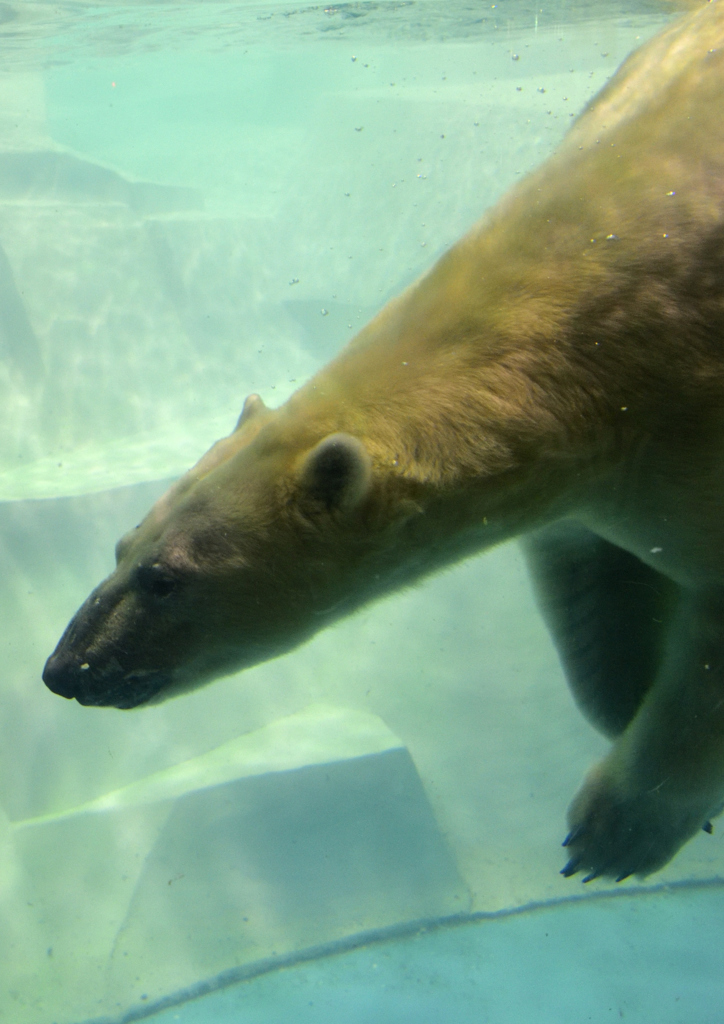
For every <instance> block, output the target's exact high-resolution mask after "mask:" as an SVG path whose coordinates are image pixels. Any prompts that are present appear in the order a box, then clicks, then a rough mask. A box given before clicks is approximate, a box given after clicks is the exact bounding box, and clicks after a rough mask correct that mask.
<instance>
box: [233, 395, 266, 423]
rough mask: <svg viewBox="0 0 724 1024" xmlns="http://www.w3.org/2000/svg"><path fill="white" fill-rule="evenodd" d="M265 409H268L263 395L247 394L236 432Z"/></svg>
mask: <svg viewBox="0 0 724 1024" xmlns="http://www.w3.org/2000/svg"><path fill="white" fill-rule="evenodd" d="M263 409H266V406H265V405H264V400H263V399H262V397H261V395H247V396H246V398H245V399H244V405H243V406H242V409H241V415H240V416H239V419H238V420H237V421H236V426H235V427H234V432H236V431H237V430H238V429H239V427H241V426H243V425H244V424H245V423H248V422H249V420H250V419H251V418H252V417H253V416H257V415H258V414H259V413H260V412H261V411H262V410H263Z"/></svg>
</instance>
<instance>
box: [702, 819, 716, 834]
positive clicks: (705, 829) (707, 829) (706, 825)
mask: <svg viewBox="0 0 724 1024" xmlns="http://www.w3.org/2000/svg"><path fill="white" fill-rule="evenodd" d="M701 828H702V831H703V832H706V834H707V835H709V836H710V835H711V834H712V832H713V831H714V826H713V825H712V823H711V822H710V821H705V822H704V824H703V825H702V826H701Z"/></svg>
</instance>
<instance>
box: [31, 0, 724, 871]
mask: <svg viewBox="0 0 724 1024" xmlns="http://www.w3.org/2000/svg"><path fill="white" fill-rule="evenodd" d="M723 46H724V7H722V6H721V3H712V4H710V5H708V6H707V7H705V8H703V9H701V10H699V11H697V12H695V13H694V14H693V15H690V16H688V17H687V18H685V19H684V20H683V21H681V22H679V23H677V24H676V25H674V26H673V27H671V28H669V29H667V30H666V31H664V32H663V33H661V34H660V35H659V36H658V37H657V38H656V39H654V40H653V41H652V42H650V43H649V44H647V45H646V46H644V47H643V48H642V49H641V50H639V51H638V52H637V53H636V54H634V55H633V56H632V57H631V58H629V60H628V61H627V62H626V63H625V64H624V66H623V68H622V69H621V70H620V71H619V73H618V74H617V75H616V76H615V77H614V79H612V81H611V82H610V84H609V85H608V86H607V88H606V89H605V90H604V91H603V92H602V93H601V94H600V95H599V96H598V97H597V98H596V100H595V101H594V102H593V103H592V104H591V106H590V107H589V109H588V110H586V111H585V112H584V113H583V114H582V116H581V117H580V118H579V120H578V121H577V123H576V125H575V126H574V128H573V129H572V131H571V132H570V133H569V135H568V137H567V139H566V140H565V142H564V144H563V145H562V146H561V148H560V150H559V152H558V153H557V154H556V155H555V156H554V157H553V158H552V159H550V160H549V161H548V162H547V163H546V164H545V165H544V166H543V167H542V168H540V169H539V170H538V171H536V172H535V173H533V174H532V175H530V176H529V177H528V178H527V179H526V180H525V181H524V182H522V183H521V184H520V185H519V186H518V187H517V188H516V189H514V190H513V191H512V192H511V193H509V195H508V196H507V197H505V198H504V199H503V201H502V202H501V203H499V204H498V205H497V206H496V207H495V208H494V209H493V210H491V211H490V212H489V213H488V214H487V215H486V217H485V218H484V220H483V221H482V222H481V223H480V224H479V225H478V226H477V227H475V228H474V229H473V230H472V231H471V232H470V234H468V235H467V236H466V237H465V238H463V239H462V240H461V242H459V243H458V244H457V245H456V246H455V247H454V248H453V249H451V250H450V252H448V253H447V254H446V255H445V256H444V257H443V258H442V259H441V260H440V261H439V263H438V264H437V265H436V266H435V267H433V268H432V270H431V271H430V272H429V273H428V274H427V275H426V276H425V277H423V278H422V279H421V280H420V281H419V282H418V283H417V284H415V285H413V286H412V287H411V288H410V289H409V290H408V291H406V292H405V293H404V294H403V295H402V296H400V297H399V298H398V299H396V300H395V301H394V302H392V303H390V304H389V305H388V306H387V307H386V308H385V309H384V310H383V311H382V312H381V313H380V314H379V315H378V316H377V317H376V318H375V319H374V320H373V321H372V322H371V323H370V324H369V325H368V326H367V327H366V328H365V329H364V330H363V331H362V332H361V333H360V335H359V336H358V337H357V338H356V339H355V340H354V341H353V342H352V343H351V344H350V345H349V346H348V347H347V348H346V349H344V350H343V351H342V352H341V353H340V355H339V356H338V357H337V358H336V359H335V360H334V361H333V362H332V363H331V364H329V366H327V367H326V368H325V369H324V370H322V371H321V372H320V373H319V374H317V376H315V377H314V378H313V379H312V380H311V381H310V382H309V383H308V384H307V385H306V386H305V387H303V388H302V389H301V390H300V391H298V392H297V393H296V394H295V395H293V396H292V398H291V399H290V400H289V401H288V402H287V403H286V404H285V405H284V406H282V407H281V408H280V409H278V410H275V411H271V410H268V409H266V408H265V407H264V406H263V403H261V400H260V399H258V398H254V397H253V398H251V399H250V400H248V402H247V405H246V406H245V410H244V413H243V414H242V417H241V419H240V422H239V425H238V427H237V429H236V431H235V432H234V433H233V434H232V435H231V436H230V437H228V438H226V439H224V440H223V441H220V442H219V443H218V445H217V446H215V448H213V449H212V450H211V452H210V453H209V454H207V455H206V456H205V457H204V459H202V460H201V462H200V463H199V464H198V465H197V466H196V467H195V468H194V469H193V470H191V471H190V472H189V473H188V474H187V475H186V476H185V477H184V478H183V479H182V480H181V481H180V482H179V483H178V484H176V485H175V487H173V488H172V489H171V491H170V492H169V493H168V494H167V495H166V496H165V497H164V498H162V499H161V501H160V502H159V503H158V504H157V505H156V506H155V508H154V509H153V510H152V511H151V513H150V514H149V516H148V517H147V519H146V520H144V522H143V523H142V524H141V526H140V527H139V528H138V529H137V530H136V531H134V532H133V533H132V534H130V535H129V536H128V537H126V538H124V540H123V541H122V542H121V544H120V546H119V551H118V567H117V569H116V571H115V572H114V573H113V574H112V575H111V576H110V577H109V578H108V580H106V581H105V582H104V583H102V584H101V585H100V587H99V588H98V589H97V590H96V591H95V592H94V593H93V594H92V595H91V597H90V598H89V599H88V601H87V602H86V604H85V605H84V606H83V608H82V609H81V610H80V611H79V612H78V614H77V616H76V617H75V619H74V620H73V622H72V623H71V625H70V626H69V627H68V630H67V631H66V634H65V636H64V638H63V639H62V640H61V642H60V644H59V646H58V648H57V650H56V652H55V654H54V655H53V656H52V657H51V659H49V661H48V665H47V666H46V671H45V676H44V678H45V679H46V682H47V683H48V685H49V686H50V687H51V688H52V689H54V690H55V691H56V692H58V693H62V694H63V695H65V696H69V697H72V696H75V697H77V698H78V700H80V701H82V702H83V703H89V704H115V705H117V706H120V707H131V706H134V705H135V704H139V703H143V702H145V701H148V700H161V699H164V698H165V697H167V696H171V695H174V694H177V693H181V692H183V691H185V690H188V689H191V688H193V687H196V686H198V685H201V684H202V683H204V682H206V681H208V680H210V679H212V678H214V677H215V676H217V675H219V674H222V673H224V672H231V671H235V670H237V669H239V668H243V667H245V666H246V665H251V664H254V663H255V662H258V661H260V660H263V659H265V658H269V657H274V656H275V655H277V654H279V653H281V652H282V651H285V650H289V649H290V648H292V647H294V646H295V645H296V644H298V643H301V642H302V641H304V640H305V639H306V638H307V637H309V636H311V635H312V634H313V633H315V632H317V631H318V630H319V629H321V628H322V627H324V626H326V625H328V624H330V623H331V622H333V621H335V620H336V619H338V618H340V617H341V616H343V615H345V614H348V613H349V612H351V611H353V610H354V609H355V608H357V607H358V606H360V605H361V604H363V603H365V602H367V601H369V600H372V599H374V598H375V597H377V596H379V595H381V594H384V593H387V592H389V591H391V590H395V589H397V588H399V587H401V586H405V585H408V584H411V583H414V582H417V581H418V580H419V579H421V578H422V577H424V576H426V575H428V574H430V573H431V572H434V571H435V570H436V569H438V568H439V567H441V566H444V565H447V564H450V563H451V562H454V561H456V560H457V559H459V558H462V557H464V556H466V555H469V554H471V553H473V552H476V551H479V550H482V549H484V548H486V547H490V546H491V545H493V544H496V543H499V542H501V541H504V540H506V539H508V538H510V537H513V536H518V535H523V534H524V535H527V540H526V549H527V553H528V558H529V563H530V566H531V572H532V575H533V578H534V581H535V584H536V588H537V592H538V595H539V600H540V604H541V607H542V610H543V613H544V616H545V618H546V620H547V622H548V624H549V626H550V628H551V631H552V633H553V636H554V639H555V641H556V643H557V646H558V649H559V651H560V654H561V660H562V663H563V665H564V668H565V670H566V673H567V676H568V679H569V682H570V685H571V688H572V690H573V693H574V695H575V697H576V699H577V700H578V702H579V704H580V706H581V708H582V710H583V712H584V713H585V714H586V715H587V716H588V717H589V718H590V720H591V721H592V722H593V723H594V724H595V725H596V726H597V727H598V728H600V729H601V730H602V731H604V732H605V733H606V734H607V735H608V736H610V737H611V738H612V740H613V741H614V742H613V746H612V748H611V751H610V753H609V754H608V756H607V757H606V758H605V759H604V760H603V761H602V762H601V764H600V765H598V766H597V767H596V768H595V769H594V770H593V771H592V772H591V774H590V775H589V777H588V779H587V780H586V781H585V782H584V784H583V786H582V788H581V790H580V791H579V793H578V794H577V796H576V797H575V799H574V801H573V804H572V805H571V808H570V811H569V823H570V828H571V832H570V835H569V839H568V846H569V852H570V861H569V863H568V865H567V867H566V869H564V870H565V873H567V874H571V873H574V872H575V871H577V870H582V871H585V872H586V873H587V877H593V876H595V875H597V874H600V875H605V876H610V877H614V878H620V877H624V876H626V875H628V874H630V873H639V874H646V873H648V872H650V871H654V870H656V869H658V868H660V867H661V866H662V865H663V864H665V863H666V862H667V861H668V860H669V859H670V858H671V857H672V856H673V855H674V853H675V852H676V851H677V849H679V847H680V846H681V845H682V844H683V843H684V842H685V841H686V840H687V839H689V838H690V837H691V836H693V835H694V834H695V833H696V832H697V831H698V830H699V829H701V828H702V827H707V823H708V821H709V819H710V818H711V816H712V815H714V814H716V813H718V811H719V810H720V808H721V805H722V801H723V800H724V634H723V631H722V623H723V622H724V515H723V514H722V508H723V507H724V120H723V119H722V115H721V111H722V100H723V99H724V48H723ZM330 438H332V440H330ZM330 445H331V447H330ZM335 446H336V447H335ZM483 653H484V652H483Z"/></svg>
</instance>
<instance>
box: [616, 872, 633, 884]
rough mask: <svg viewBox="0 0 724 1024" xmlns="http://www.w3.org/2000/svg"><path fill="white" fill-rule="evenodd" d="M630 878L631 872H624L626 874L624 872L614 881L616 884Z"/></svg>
mask: <svg viewBox="0 0 724 1024" xmlns="http://www.w3.org/2000/svg"><path fill="white" fill-rule="evenodd" d="M630 877H631V872H630V871H626V872H624V874H622V875H619V876H618V878H617V879H616V881H617V882H623V880H624V878H630Z"/></svg>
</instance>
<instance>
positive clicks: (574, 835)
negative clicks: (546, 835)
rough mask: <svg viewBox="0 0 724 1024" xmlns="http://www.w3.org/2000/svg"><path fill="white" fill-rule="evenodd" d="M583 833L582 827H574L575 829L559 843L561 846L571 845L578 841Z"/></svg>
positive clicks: (583, 827) (583, 828)
mask: <svg viewBox="0 0 724 1024" xmlns="http://www.w3.org/2000/svg"><path fill="white" fill-rule="evenodd" d="M585 831H586V828H585V826H584V825H576V827H575V828H572V829H571V831H570V832H569V833H568V835H567V836H566V838H565V839H564V840H563V842H562V843H561V846H570V845H571V843H576V842H578V840H579V839H580V838H581V836H582V835H583V834H584V833H585Z"/></svg>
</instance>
